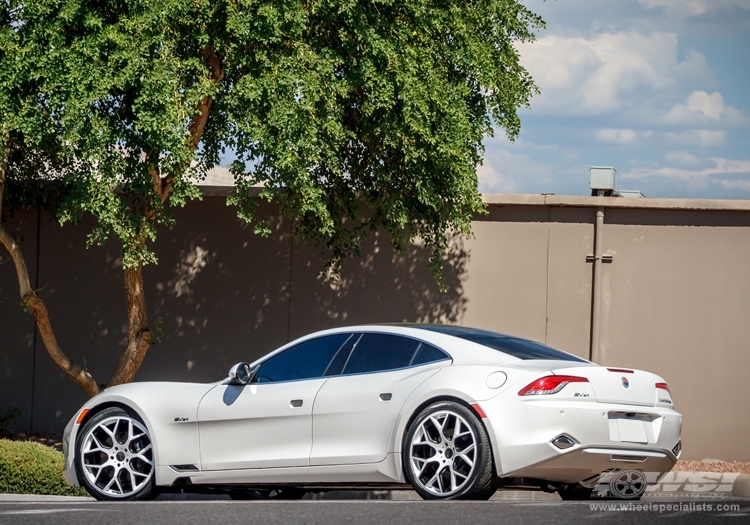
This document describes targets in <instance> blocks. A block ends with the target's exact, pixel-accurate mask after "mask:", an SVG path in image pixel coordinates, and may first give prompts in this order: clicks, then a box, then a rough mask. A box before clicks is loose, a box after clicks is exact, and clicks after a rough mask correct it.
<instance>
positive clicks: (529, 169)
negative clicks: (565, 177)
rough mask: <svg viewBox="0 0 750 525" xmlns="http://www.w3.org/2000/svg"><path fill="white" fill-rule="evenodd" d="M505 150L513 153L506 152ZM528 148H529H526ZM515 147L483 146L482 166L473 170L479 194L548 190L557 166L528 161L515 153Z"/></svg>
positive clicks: (526, 156) (532, 160)
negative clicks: (477, 181)
mask: <svg viewBox="0 0 750 525" xmlns="http://www.w3.org/2000/svg"><path fill="white" fill-rule="evenodd" d="M505 147H508V148H511V149H513V150H514V151H509V150H507V149H505ZM526 147H530V146H526ZM517 148H518V144H514V145H504V146H501V145H500V144H498V143H493V142H492V141H491V142H490V143H489V144H488V145H487V150H486V152H485V156H484V163H483V164H482V165H481V166H478V167H477V178H478V179H479V191H481V192H482V193H517V192H519V191H521V192H522V193H529V192H534V191H540V192H543V191H552V190H551V189H550V188H551V187H552V184H553V181H554V178H555V177H554V176H555V175H558V173H557V172H558V170H559V168H558V167H555V166H553V165H550V164H548V163H545V162H540V161H539V160H535V159H533V158H530V157H529V156H528V155H526V154H524V153H521V152H520V151H518V150H517Z"/></svg>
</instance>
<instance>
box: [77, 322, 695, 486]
mask: <svg viewBox="0 0 750 525" xmlns="http://www.w3.org/2000/svg"><path fill="white" fill-rule="evenodd" d="M681 426H682V417H681V416H680V414H679V413H677V412H676V411H675V410H674V406H673V404H672V398H671V396H670V393H669V389H668V387H667V384H666V383H665V381H664V379H662V378H661V377H659V376H656V375H654V374H651V373H649V372H643V371H640V370H630V369H623V368H606V367H602V366H598V365H596V364H594V363H591V362H589V361H586V360H584V359H581V358H579V357H576V356H574V355H571V354H568V353H566V352H562V351H560V350H556V349H553V348H550V347H548V346H545V345H542V344H540V343H536V342H533V341H529V340H526V339H521V338H518V337H513V336H509V335H504V334H499V333H495V332H489V331H486V330H477V329H471V328H463V327H457V326H444V325H368V326H354V327H348V328H338V329H334V330H326V331H322V332H318V333H315V334H312V335H308V336H305V337H302V338H300V339H297V340H296V341H293V342H291V343H289V344H287V345H285V346H283V347H282V348H279V349H278V350H276V351H274V352H271V353H270V354H268V355H267V356H265V357H263V358H261V359H259V360H257V361H256V362H254V363H239V364H237V365H235V366H234V367H232V369H231V370H230V372H229V377H228V378H226V379H224V380H222V381H219V382H216V383H211V384H197V383H167V382H158V383H157V382H147V383H130V384H125V385H120V386H116V387H113V388H109V389H107V390H105V391H104V392H102V393H101V394H99V395H98V396H96V397H94V398H92V399H90V400H89V401H88V402H87V403H86V404H85V405H84V406H83V407H82V408H81V409H80V410H79V411H78V412H77V413H76V415H75V416H74V417H73V419H71V421H70V423H69V424H68V426H67V428H66V429H65V434H64V448H65V469H64V476H65V479H66V480H67V482H68V483H70V484H71V485H75V486H81V485H82V486H84V487H85V488H86V490H88V492H90V493H91V495H92V496H94V497H95V498H97V499H100V500H127V499H146V498H149V497H154V495H156V494H158V493H159V492H164V491H195V492H216V491H225V492H228V493H229V494H230V496H232V497H234V498H251V497H252V498H260V497H269V498H270V497H276V498H286V499H291V498H300V497H302V496H303V495H304V494H305V493H306V492H310V491H325V490H331V489H334V488H337V489H342V488H348V489H351V488H369V489H373V488H391V489H399V488H402V489H403V488H413V489H414V490H415V491H416V492H417V493H418V494H419V495H420V496H422V497H423V498H425V499H435V500H443V499H487V498H489V497H490V496H491V495H492V494H493V493H494V492H495V491H496V490H498V488H527V489H537V490H545V491H556V492H558V493H559V494H560V496H561V497H562V498H563V499H578V498H587V497H590V496H591V495H592V492H593V491H595V490H597V489H600V488H601V486H602V483H603V482H605V483H607V485H606V489H607V490H606V491H605V493H608V494H609V496H610V497H617V498H638V497H640V496H641V495H642V494H643V491H644V490H645V489H646V486H647V484H649V483H655V482H656V481H657V480H658V479H659V478H660V477H661V476H662V475H663V474H665V473H666V472H668V471H669V470H670V469H671V468H672V466H673V465H674V463H675V462H676V461H677V458H678V457H679V455H680V448H681V445H680V431H681Z"/></svg>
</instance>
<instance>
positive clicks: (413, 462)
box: [404, 401, 497, 500]
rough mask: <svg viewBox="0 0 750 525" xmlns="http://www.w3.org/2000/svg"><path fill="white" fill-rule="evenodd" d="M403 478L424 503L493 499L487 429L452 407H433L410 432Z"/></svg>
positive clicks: (461, 409)
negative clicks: (404, 477)
mask: <svg viewBox="0 0 750 525" xmlns="http://www.w3.org/2000/svg"><path fill="white" fill-rule="evenodd" d="M404 474H405V476H406V479H407V480H408V481H409V483H411V485H412V487H414V490H415V491H416V492H417V493H418V494H419V495H420V496H422V498H424V499H437V500H446V499H488V498H489V497H490V496H492V494H494V493H495V491H496V490H497V477H496V476H495V469H494V462H493V459H492V450H491V446H490V440H489V437H488V436H487V431H486V430H485V428H484V425H482V422H481V421H480V420H479V419H478V418H477V416H476V415H475V414H474V412H473V411H471V410H470V409H468V408H466V407H465V406H463V405H461V404H458V403H455V402H452V401H441V402H438V403H434V404H432V405H430V406H428V407H427V408H425V409H424V410H423V411H422V412H421V413H420V414H419V415H418V416H417V418H416V419H415V420H414V421H413V423H412V424H411V426H410V427H409V430H408V432H407V435H406V440H405V443H404Z"/></svg>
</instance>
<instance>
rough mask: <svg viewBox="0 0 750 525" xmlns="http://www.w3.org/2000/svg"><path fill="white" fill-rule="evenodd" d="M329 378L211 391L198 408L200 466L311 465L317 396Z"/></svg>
mask: <svg viewBox="0 0 750 525" xmlns="http://www.w3.org/2000/svg"><path fill="white" fill-rule="evenodd" d="M325 381H326V380H325V379H312V380H308V381H290V382H286V383H278V384H273V383H256V384H251V385H244V386H242V385H221V386H217V387H216V388H214V389H213V390H211V391H210V392H209V393H208V394H206V396H205V397H204V398H203V400H202V401H201V403H200V406H199V408H198V428H199V432H200V449H201V466H202V469H203V470H228V469H247V468H263V467H299V466H306V465H309V464H310V462H309V457H310V449H311V446H312V407H313V400H314V399H315V395H316V394H317V393H318V390H320V387H321V386H322V385H323V383H325Z"/></svg>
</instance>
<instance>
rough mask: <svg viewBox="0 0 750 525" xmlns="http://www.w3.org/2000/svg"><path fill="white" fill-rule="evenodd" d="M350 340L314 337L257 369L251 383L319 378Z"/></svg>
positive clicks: (343, 335)
mask: <svg viewBox="0 0 750 525" xmlns="http://www.w3.org/2000/svg"><path fill="white" fill-rule="evenodd" d="M350 336H351V334H335V335H328V336H325V337H317V338H315V339H310V340H309V341H305V342H303V343H300V344H298V345H295V346H293V347H291V348H289V349H287V350H284V351H283V352H281V353H280V354H276V355H275V356H273V357H271V358H270V359H267V360H266V361H264V362H263V364H261V365H260V368H259V369H258V372H257V373H256V374H255V380H254V382H258V383H276V382H279V381H297V380H300V379H314V378H316V377H323V374H324V372H325V371H326V368H328V364H329V363H330V362H331V360H332V359H333V357H334V356H335V355H336V353H337V352H338V351H339V348H341V346H342V345H343V344H344V343H345V342H346V341H347V339H349V337H350Z"/></svg>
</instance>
